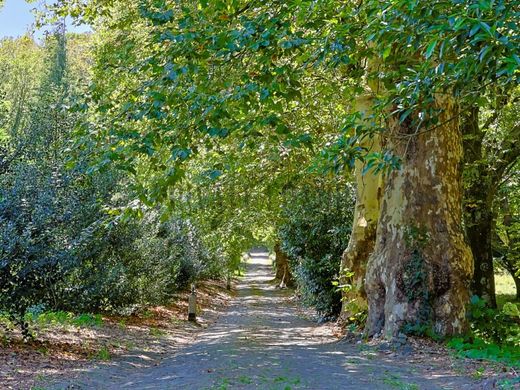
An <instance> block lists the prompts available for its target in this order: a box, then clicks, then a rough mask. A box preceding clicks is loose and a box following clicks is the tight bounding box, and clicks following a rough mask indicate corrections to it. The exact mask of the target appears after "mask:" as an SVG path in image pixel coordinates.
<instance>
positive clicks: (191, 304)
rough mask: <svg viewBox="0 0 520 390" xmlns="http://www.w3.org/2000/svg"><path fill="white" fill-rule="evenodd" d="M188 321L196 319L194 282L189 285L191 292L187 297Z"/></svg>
mask: <svg viewBox="0 0 520 390" xmlns="http://www.w3.org/2000/svg"><path fill="white" fill-rule="evenodd" d="M188 321H197V293H196V292H195V284H192V285H191V293H190V297H189V298H188Z"/></svg>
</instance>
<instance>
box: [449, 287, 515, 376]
mask: <svg viewBox="0 0 520 390" xmlns="http://www.w3.org/2000/svg"><path fill="white" fill-rule="evenodd" d="M468 314H469V317H470V324H471V329H470V331H469V332H468V334H467V335H465V336H464V337H457V338H453V339H451V340H450V341H448V343H447V345H448V346H449V347H450V348H452V349H454V350H455V353H456V354H457V355H458V356H462V357H467V358H470V359H481V360H489V361H495V362H499V363H502V364H505V365H507V366H510V367H515V368H520V308H519V307H518V305H517V304H515V303H513V302H506V303H505V304H504V305H503V306H502V307H501V308H500V309H492V308H490V307H488V306H487V305H486V302H485V301H484V300H483V299H480V298H479V297H477V296H473V297H472V298H471V303H470V306H469V310H468Z"/></svg>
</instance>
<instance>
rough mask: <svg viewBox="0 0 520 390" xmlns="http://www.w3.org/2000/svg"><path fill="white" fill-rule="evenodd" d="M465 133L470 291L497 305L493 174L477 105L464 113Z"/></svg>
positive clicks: (465, 201) (466, 220) (465, 212)
mask: <svg viewBox="0 0 520 390" xmlns="http://www.w3.org/2000/svg"><path fill="white" fill-rule="evenodd" d="M462 132H463V134H464V164H465V168H464V169H465V184H466V186H465V187H466V188H465V192H464V225H465V228H466V236H467V238H468V242H469V245H470V247H471V251H472V253H473V261H474V270H475V273H474V274H473V281H472V283H471V293H472V294H475V295H478V296H479V297H481V298H483V299H485V300H486V301H487V303H488V304H489V305H490V306H491V307H496V305H497V302H496V295H495V272H494V267H493V247H492V238H493V230H494V215H493V199H494V196H495V192H496V188H495V182H494V180H493V177H492V174H491V172H490V171H489V168H488V165H487V163H486V162H485V161H484V158H483V155H482V147H483V145H482V143H483V141H484V132H483V131H482V129H481V128H480V124H479V108H478V107H473V108H471V109H470V110H469V111H468V114H466V115H464V116H463V126H462Z"/></svg>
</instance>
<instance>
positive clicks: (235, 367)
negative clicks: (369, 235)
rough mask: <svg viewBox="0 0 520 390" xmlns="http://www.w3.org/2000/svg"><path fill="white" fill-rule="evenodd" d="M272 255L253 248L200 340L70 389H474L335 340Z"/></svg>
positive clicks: (436, 370) (100, 372) (91, 376)
mask: <svg viewBox="0 0 520 390" xmlns="http://www.w3.org/2000/svg"><path fill="white" fill-rule="evenodd" d="M272 278H273V273H272V265H271V262H270V260H269V258H268V255H267V253H262V252H258V251H255V252H253V253H252V254H251V257H250V262H249V263H248V266H247V273H246V276H245V277H244V278H242V279H241V280H240V282H239V284H238V286H237V289H238V296H237V298H236V299H234V300H233V302H232V304H231V305H230V307H229V308H228V310H226V311H225V312H224V313H223V314H222V316H221V317H220V319H219V320H218V321H217V323H216V324H215V325H213V326H211V327H210V328H208V329H207V330H205V331H204V333H202V334H201V335H200V336H199V337H198V338H197V341H196V343H195V344H193V345H192V346H189V347H187V348H184V349H182V350H180V351H179V352H178V353H177V354H176V355H175V356H173V357H170V358H167V359H164V360H163V361H162V362H161V364H160V365H158V366H157V367H152V368H146V369H138V370H132V371H130V370H128V369H122V368H118V367H117V366H116V367H101V368H97V369H94V370H93V371H91V372H89V373H88V374H87V375H86V376H85V377H84V378H83V379H82V380H81V381H78V382H76V383H75V384H74V387H69V388H76V389H77V388H82V389H83V388H84V389H87V388H88V389H283V390H288V389H315V390H319V389H324V390H325V389H472V388H475V384H474V382H473V381H472V380H471V379H468V378H464V377H460V376H456V375H454V374H453V373H452V372H450V371H449V370H448V368H446V367H439V366H435V364H432V365H429V366H425V365H419V364H413V363H410V362H407V361H406V360H401V361H398V360H396V359H398V358H395V357H394V358H393V360H392V359H390V358H388V357H385V356H384V355H382V354H378V353H376V352H374V351H371V350H369V349H367V348H366V347H365V346H363V345H356V344H350V343H346V342H340V343H338V342H337V339H336V338H334V337H333V336H332V335H331V333H330V327H323V326H318V325H317V324H315V323H314V322H311V321H309V320H307V319H304V318H302V317H300V316H299V315H298V310H297V308H296V306H295V305H294V304H292V303H291V302H290V301H289V300H288V299H287V298H288V294H289V293H288V292H287V290H278V289H275V288H274V286H273V285H272V284H271V283H270V281H271V280H272Z"/></svg>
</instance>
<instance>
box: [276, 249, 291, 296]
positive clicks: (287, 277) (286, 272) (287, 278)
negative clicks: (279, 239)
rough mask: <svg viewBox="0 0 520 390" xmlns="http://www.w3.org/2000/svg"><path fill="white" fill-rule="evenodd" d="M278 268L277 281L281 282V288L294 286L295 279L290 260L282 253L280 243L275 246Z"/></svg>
mask: <svg viewBox="0 0 520 390" xmlns="http://www.w3.org/2000/svg"><path fill="white" fill-rule="evenodd" d="M274 253H275V259H274V264H275V267H276V280H278V281H280V286H292V284H293V278H292V274H291V269H290V267H289V258H288V257H287V255H286V254H285V253H284V252H283V251H282V249H281V247H280V243H276V244H275V245H274Z"/></svg>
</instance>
